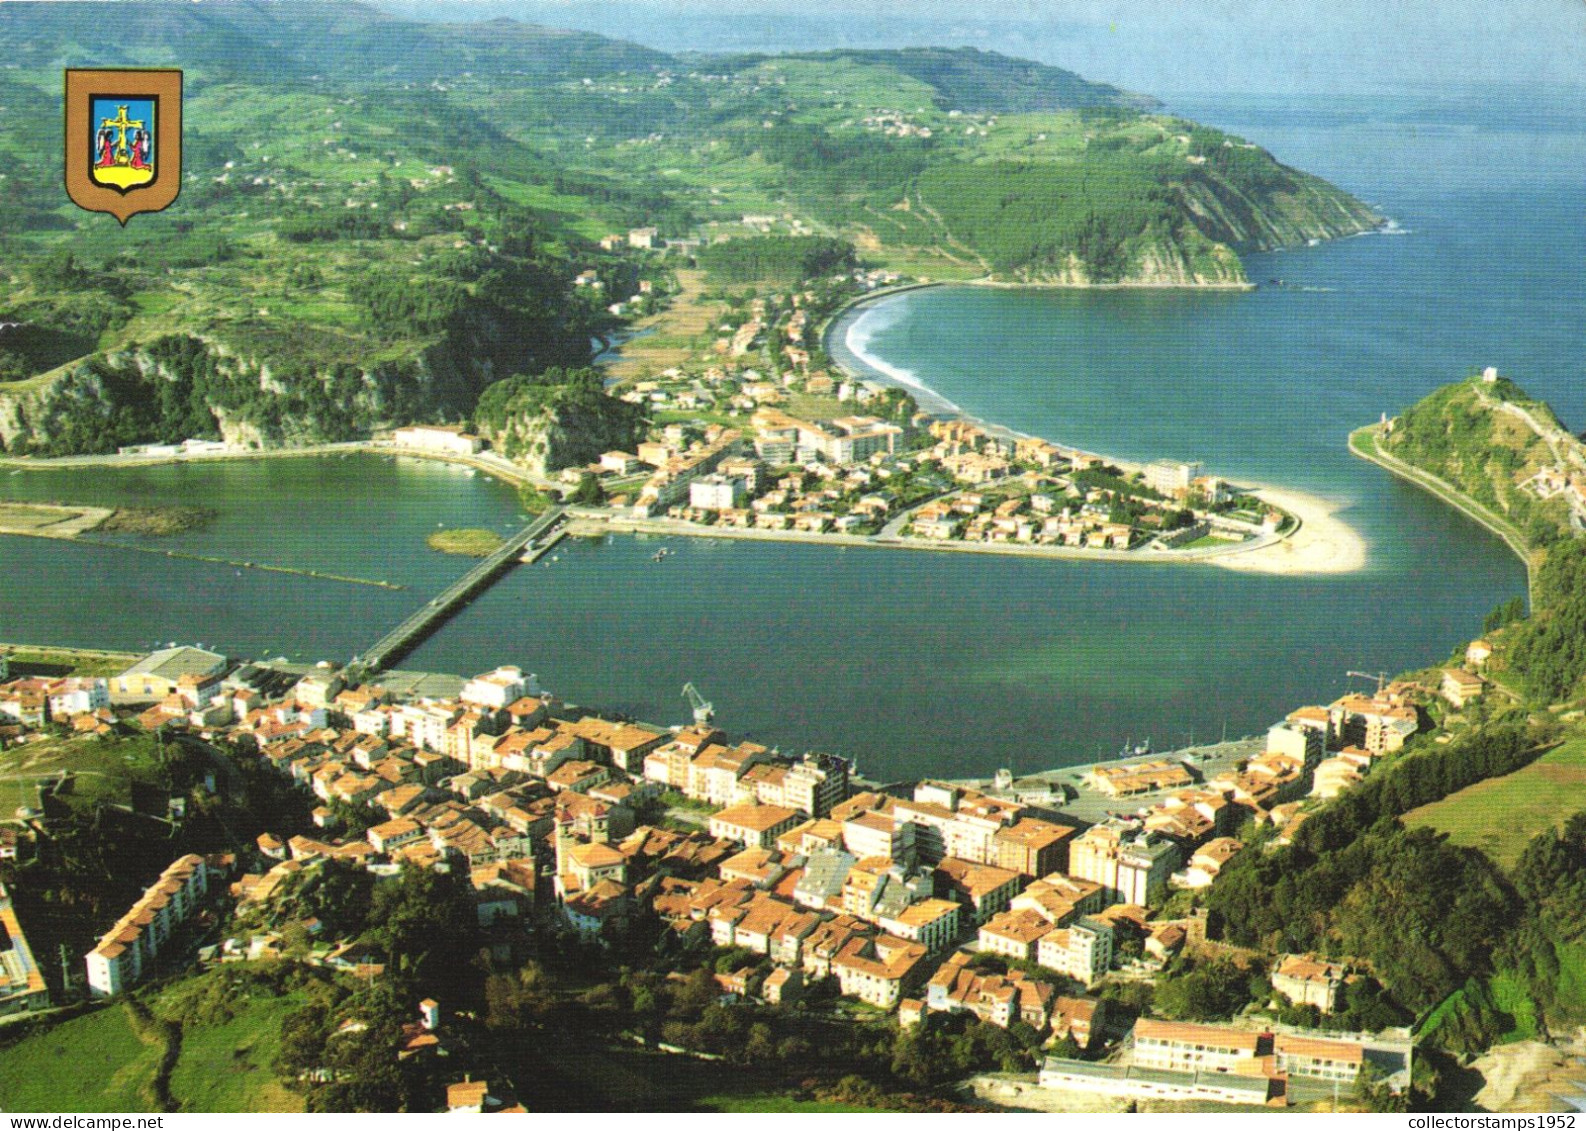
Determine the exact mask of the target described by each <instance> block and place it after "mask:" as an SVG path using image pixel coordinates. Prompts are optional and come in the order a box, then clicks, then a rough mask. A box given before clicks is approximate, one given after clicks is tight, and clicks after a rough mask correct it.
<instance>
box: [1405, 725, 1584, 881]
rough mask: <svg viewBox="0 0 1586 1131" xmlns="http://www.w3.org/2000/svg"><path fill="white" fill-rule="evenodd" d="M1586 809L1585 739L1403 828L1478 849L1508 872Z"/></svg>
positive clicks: (1449, 800) (1411, 818)
mask: <svg viewBox="0 0 1586 1131" xmlns="http://www.w3.org/2000/svg"><path fill="white" fill-rule="evenodd" d="M1583 809H1586V736H1583V737H1578V738H1574V739H1571V740H1570V741H1568V742H1566V743H1565V744H1564V745H1562V746H1560V747H1559V748H1558V749H1557V750H1552V751H1549V752H1548V753H1547V754H1544V755H1543V756H1542V757H1540V758H1538V759H1537V760H1536V761H1535V762H1533V763H1531V764H1530V765H1529V766H1527V767H1525V768H1524V769H1523V770H1516V771H1515V772H1514V773H1512V774H1508V775H1506V776H1504V777H1501V778H1492V779H1490V780H1488V781H1483V782H1477V783H1476V784H1475V785H1473V786H1469V787H1467V788H1465V789H1462V790H1460V791H1459V792H1458V793H1455V794H1451V795H1450V796H1448V797H1445V798H1443V800H1441V801H1435V802H1433V803H1432V804H1430V805H1423V806H1421V807H1420V808H1419V809H1412V810H1411V811H1410V812H1408V813H1406V814H1405V815H1404V823H1405V824H1406V825H1407V826H1409V827H1411V828H1414V827H1416V826H1418V825H1426V826H1428V827H1430V828H1433V829H1436V830H1438V831H1439V832H1445V833H1447V834H1448V837H1449V840H1450V841H1451V842H1453V843H1454V844H1459V845H1465V846H1468V847H1471V848H1478V849H1480V850H1481V851H1483V852H1485V853H1486V854H1487V855H1488V856H1490V857H1492V858H1493V860H1495V861H1496V862H1497V863H1498V864H1499V865H1500V866H1501V867H1504V868H1509V867H1512V866H1513V865H1514V862H1515V861H1516V860H1518V859H1519V857H1520V852H1521V851H1522V850H1523V849H1524V848H1525V846H1526V842H1527V841H1529V840H1530V839H1531V838H1532V837H1534V836H1535V835H1536V834H1537V833H1539V832H1541V831H1542V830H1543V829H1545V828H1550V827H1551V828H1557V827H1559V826H1560V825H1562V824H1563V823H1564V819H1565V818H1566V817H1569V816H1570V815H1571V814H1573V813H1577V812H1579V811H1581V810H1583Z"/></svg>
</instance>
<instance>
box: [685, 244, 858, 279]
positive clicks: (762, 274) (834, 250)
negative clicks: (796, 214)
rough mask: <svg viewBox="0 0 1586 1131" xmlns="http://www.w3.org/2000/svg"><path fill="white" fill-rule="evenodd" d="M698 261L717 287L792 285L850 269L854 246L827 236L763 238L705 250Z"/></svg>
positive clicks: (720, 245)
mask: <svg viewBox="0 0 1586 1131" xmlns="http://www.w3.org/2000/svg"><path fill="white" fill-rule="evenodd" d="M698 262H699V265H700V266H701V267H703V268H704V269H705V271H706V272H707V274H708V276H709V278H710V281H711V282H712V283H714V284H718V285H720V284H728V285H731V284H741V283H757V282H770V283H780V284H791V283H798V282H801V281H803V280H805V279H814V278H819V277H820V276H822V275H830V274H831V273H833V272H834V271H842V270H846V269H848V268H851V267H853V266H854V264H855V256H854V249H853V246H852V245H851V244H848V243H845V242H844V241H842V240H834V239H829V238H827V237H824V236H762V237H759V238H756V239H741V240H727V241H726V242H724V243H718V244H713V245H712V246H710V247H707V248H703V249H701V250H700V253H699V256H698Z"/></svg>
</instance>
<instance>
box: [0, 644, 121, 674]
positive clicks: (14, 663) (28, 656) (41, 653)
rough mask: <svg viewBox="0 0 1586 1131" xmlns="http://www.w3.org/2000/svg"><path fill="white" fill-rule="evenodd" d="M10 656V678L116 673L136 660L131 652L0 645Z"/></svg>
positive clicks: (0, 648)
mask: <svg viewBox="0 0 1586 1131" xmlns="http://www.w3.org/2000/svg"><path fill="white" fill-rule="evenodd" d="M0 652H7V653H9V655H10V657H11V675H12V678H16V677H18V676H50V677H55V676H63V675H85V676H92V675H105V676H109V675H116V674H118V673H120V672H124V671H126V670H127V669H128V668H130V667H131V666H132V665H133V664H134V663H136V662H137V660H138V658H139V657H138V655H137V654H136V653H133V652H99V651H92V650H82V649H76V648H34V647H31V646H30V645H27V644H0Z"/></svg>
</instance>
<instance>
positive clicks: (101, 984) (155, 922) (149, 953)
mask: <svg viewBox="0 0 1586 1131" xmlns="http://www.w3.org/2000/svg"><path fill="white" fill-rule="evenodd" d="M208 890H209V868H208V866H207V865H206V864H205V862H204V858H203V857H202V856H197V855H187V856H183V857H180V858H179V859H177V860H175V861H173V862H172V863H171V865H170V866H169V867H167V868H166V869H165V871H164V872H162V873H160V877H159V879H157V880H155V881H154V883H152V884H150V885H149V888H148V890H147V891H145V892H144V893H143V895H142V896H141V897H140V898H139V899H138V901H137V902H136V903H134V904H133V905H132V906H131V907H130V908H129V909H128V910H127V912H126V914H124V915H123V916H122V917H121V918H120V919H118V920H117V921H116V924H115V926H113V927H111V928H110V930H108V931H106V932H105V933H104V935H103V936H102V937H101V938H100V940H99V944H98V945H97V946H95V947H94V949H93V950H91V951H89V952H88V956H87V958H86V959H85V962H86V965H87V967H88V991H89V993H90V994H92V995H93V996H94V997H107V996H109V995H111V994H118V993H121V992H122V991H123V990H126V989H130V988H131V987H132V986H135V985H137V983H138V982H139V981H141V980H142V979H143V978H144V976H145V975H147V974H148V973H149V972H150V971H151V970H152V968H153V966H154V960H155V958H156V957H158V955H159V953H160V951H161V950H162V949H163V948H164V947H165V946H166V944H168V943H169V942H170V941H171V936H172V934H173V933H174V932H175V930H176V929H177V927H179V926H181V925H182V924H183V923H185V922H186V921H187V920H188V919H189V918H191V917H192V915H193V913H194V912H195V911H197V910H198V907H199V904H200V902H201V901H202V900H203V898H204V895H205V893H206V892H208Z"/></svg>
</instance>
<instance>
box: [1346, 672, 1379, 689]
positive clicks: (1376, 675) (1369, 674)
mask: <svg viewBox="0 0 1586 1131" xmlns="http://www.w3.org/2000/svg"><path fill="white" fill-rule="evenodd" d="M1344 675H1346V676H1358V677H1359V678H1360V679H1374V680H1376V681H1377V694H1378V695H1381V694H1382V689H1383V688H1384V687H1386V686H1388V673H1387V672H1345V673H1344Z"/></svg>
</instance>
